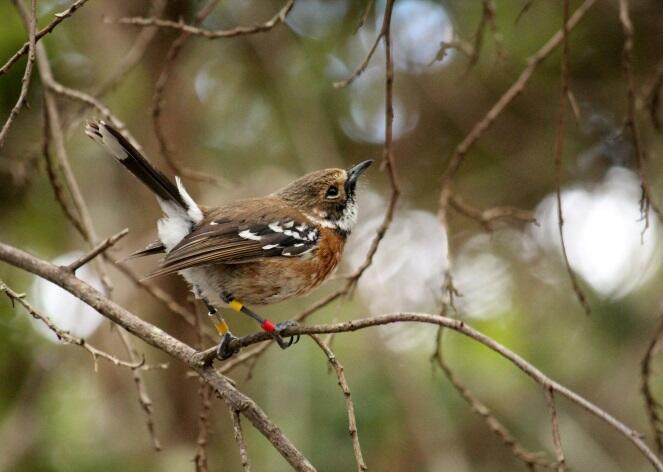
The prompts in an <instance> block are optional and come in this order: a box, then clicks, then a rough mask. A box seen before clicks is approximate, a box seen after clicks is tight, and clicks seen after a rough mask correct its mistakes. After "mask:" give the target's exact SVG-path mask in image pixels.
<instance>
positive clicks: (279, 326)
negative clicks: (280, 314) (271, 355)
mask: <svg viewBox="0 0 663 472" xmlns="http://www.w3.org/2000/svg"><path fill="white" fill-rule="evenodd" d="M221 299H222V300H223V301H224V302H226V303H227V304H228V307H229V308H230V309H232V310H235V311H236V312H238V313H244V314H245V315H247V316H250V317H251V318H253V319H254V320H256V321H257V322H258V323H260V327H261V328H262V329H263V331H266V332H268V333H270V334H271V335H272V337H273V338H274V340H275V341H276V342H277V343H278V345H279V347H280V348H281V349H287V348H289V347H290V346H292V345H293V344H295V343H297V342H298V341H299V335H298V334H297V335H295V336H291V337H290V340H289V341H285V340H284V339H283V337H282V336H281V331H283V330H284V329H286V328H291V327H293V326H296V325H297V322H296V321H283V322H281V323H276V324H274V323H272V322H271V321H269V320H266V319H265V318H263V317H262V316H260V315H259V314H257V313H256V312H254V311H253V310H251V309H249V308H247V307H246V306H244V304H243V303H241V302H240V301H239V300H237V299H236V298H234V297H233V296H232V295H230V294H228V293H222V294H221Z"/></svg>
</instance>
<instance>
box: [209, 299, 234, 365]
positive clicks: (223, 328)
mask: <svg viewBox="0 0 663 472" xmlns="http://www.w3.org/2000/svg"><path fill="white" fill-rule="evenodd" d="M205 305H206V306H207V314H208V315H209V316H211V317H213V318H214V328H215V329H216V332H217V333H219V336H221V342H220V343H219V346H218V347H217V348H216V356H217V357H218V358H219V359H221V360H226V359H228V358H229V357H231V356H232V355H233V354H235V353H236V352H237V350H231V349H230V348H229V347H228V344H229V343H230V341H232V340H233V339H237V337H236V336H234V335H233V334H232V333H231V332H230V328H229V327H228V323H226V320H224V319H223V316H221V315H220V314H219V312H218V311H217V310H216V308H214V307H213V306H212V305H210V304H209V303H208V302H207V300H205Z"/></svg>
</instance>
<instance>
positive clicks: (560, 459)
mask: <svg viewBox="0 0 663 472" xmlns="http://www.w3.org/2000/svg"><path fill="white" fill-rule="evenodd" d="M545 390H546V400H547V401H548V411H550V425H551V427H552V440H553V448H554V449H555V457H556V458H557V465H556V467H555V469H556V470H557V472H564V471H565V470H566V459H564V451H563V450H562V438H561V436H560V434H559V421H558V420H557V408H556V406H555V391H554V390H553V388H552V387H547V388H546V389H545Z"/></svg>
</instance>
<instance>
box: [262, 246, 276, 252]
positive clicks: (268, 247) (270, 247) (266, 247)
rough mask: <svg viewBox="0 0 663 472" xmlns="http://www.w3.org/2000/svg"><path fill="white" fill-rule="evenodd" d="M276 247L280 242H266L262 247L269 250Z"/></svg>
mask: <svg viewBox="0 0 663 472" xmlns="http://www.w3.org/2000/svg"><path fill="white" fill-rule="evenodd" d="M275 247H279V245H278V244H266V245H265V246H263V247H262V249H263V251H269V250H270V249H274V248H275Z"/></svg>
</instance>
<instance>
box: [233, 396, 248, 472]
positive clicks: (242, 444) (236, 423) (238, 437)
mask: <svg viewBox="0 0 663 472" xmlns="http://www.w3.org/2000/svg"><path fill="white" fill-rule="evenodd" d="M230 419H231V420H232V423H233V436H234V437H235V442H236V443H237V448H238V449H239V457H240V459H241V460H242V470H243V471H244V472H251V463H250V462H249V453H248V450H247V448H246V441H245V440H244V433H243V432H242V421H241V419H240V417H239V412H237V411H236V410H233V409H232V408H230Z"/></svg>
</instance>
